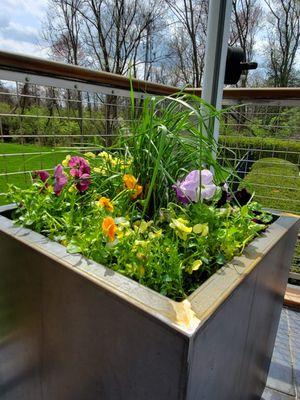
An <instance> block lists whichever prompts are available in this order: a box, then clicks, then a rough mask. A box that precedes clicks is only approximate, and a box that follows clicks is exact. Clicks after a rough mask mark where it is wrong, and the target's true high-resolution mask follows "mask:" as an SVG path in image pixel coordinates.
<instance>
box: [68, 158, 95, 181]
mask: <svg viewBox="0 0 300 400" xmlns="http://www.w3.org/2000/svg"><path fill="white" fill-rule="evenodd" d="M69 167H70V168H71V169H70V174H71V175H72V176H74V178H80V177H81V176H82V175H84V174H88V175H90V173H91V168H90V166H89V164H88V162H87V161H86V160H85V159H84V158H82V157H78V156H74V157H71V159H70V161H69Z"/></svg>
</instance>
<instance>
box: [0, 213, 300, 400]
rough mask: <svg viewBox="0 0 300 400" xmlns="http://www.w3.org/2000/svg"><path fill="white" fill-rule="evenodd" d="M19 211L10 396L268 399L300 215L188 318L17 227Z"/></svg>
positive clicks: (8, 227) (7, 377) (228, 273)
mask: <svg viewBox="0 0 300 400" xmlns="http://www.w3.org/2000/svg"><path fill="white" fill-rule="evenodd" d="M9 209H10V207H2V208H0V398H1V400H16V399H18V400H23V399H24V400H37V399H41V400H54V399H55V400H69V399H70V400H94V399H99V400H100V399H101V400H179V399H180V400H196V399H197V400H198V399H201V400H202V399H203V400H204V399H206V400H228V399H231V400H238V399H240V400H247V399H256V398H257V399H259V398H260V395H261V393H262V391H263V389H264V385H265V381H266V377H267V373H268V368H269V363H270V359H271V355H272V350H273V346H274V341H275V336H276V331H277V326H278V321H279V317H280V312H281V308H282V302H283V295H284V291H285V287H286V282H287V277H288V270H289V265H290V262H291V257H292V253H293V248H294V244H295V241H296V237H297V231H298V228H299V220H298V219H297V218H296V217H293V216H290V215H284V216H281V217H279V218H278V219H277V221H276V222H274V223H273V224H272V225H271V226H270V227H269V229H268V230H267V232H266V233H265V234H263V235H262V236H261V237H259V238H258V239H256V240H254V241H253V242H252V243H251V244H250V245H249V246H248V247H247V249H246V250H245V252H244V254H243V256H241V257H236V258H235V259H234V260H233V262H231V263H230V264H228V265H226V266H225V267H223V268H222V269H221V270H220V271H218V272H217V273H216V274H214V275H213V276H212V277H211V278H210V279H209V280H208V281H206V282H205V283H204V284H203V285H202V286H201V287H199V288H198V289H197V290H196V291H195V292H194V293H193V294H192V295H191V296H190V297H189V299H188V300H189V302H190V305H191V310H189V308H188V307H186V306H185V303H176V302H174V301H172V300H169V299H168V298H166V297H164V296H162V295H160V294H158V293H155V292H153V291H152V290H150V289H147V288H146V287H144V286H141V285H140V284H138V283H136V282H134V281H132V280H130V279H128V278H126V277H124V276H122V275H120V274H118V273H115V272H113V271H111V270H110V269H108V268H105V267H104V266H102V265H99V264H96V263H94V262H92V261H90V260H86V259H85V258H83V257H81V256H77V255H75V256H74V255H69V254H68V253H67V252H66V249H65V248H64V247H63V246H61V245H59V244H57V243H54V242H51V241H49V240H48V239H46V238H45V237H43V236H41V235H39V234H37V233H34V232H32V231H30V230H28V229H24V228H20V227H16V226H15V225H14V224H13V223H12V221H11V220H10V219H8V218H7V217H6V216H5V215H8V213H9ZM189 316H193V318H192V319H191V318H188V317H189Z"/></svg>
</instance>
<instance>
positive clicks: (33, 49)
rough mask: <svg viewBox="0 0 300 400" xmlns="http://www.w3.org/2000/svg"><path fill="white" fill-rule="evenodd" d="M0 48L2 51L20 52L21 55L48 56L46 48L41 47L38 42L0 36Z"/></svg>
mask: <svg viewBox="0 0 300 400" xmlns="http://www.w3.org/2000/svg"><path fill="white" fill-rule="evenodd" d="M0 49H1V50H4V51H11V52H15V53H20V54H23V55H32V56H36V57H42V58H48V49H46V48H42V47H41V46H39V45H38V44H34V43H30V42H25V41H19V40H14V39H5V38H0Z"/></svg>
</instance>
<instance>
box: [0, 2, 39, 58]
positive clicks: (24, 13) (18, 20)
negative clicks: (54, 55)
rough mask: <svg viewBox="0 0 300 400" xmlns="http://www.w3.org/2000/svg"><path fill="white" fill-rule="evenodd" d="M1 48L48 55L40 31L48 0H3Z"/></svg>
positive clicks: (0, 21)
mask: <svg viewBox="0 0 300 400" xmlns="http://www.w3.org/2000/svg"><path fill="white" fill-rule="evenodd" d="M0 2H1V6H0V49H1V50H6V51H13V52H17V53H23V54H30V55H34V56H37V57H44V58H45V57H47V49H46V48H45V46H44V47H43V45H42V43H39V36H40V35H39V33H40V32H41V29H42V21H43V18H44V16H45V10H46V8H47V0H1V1H0Z"/></svg>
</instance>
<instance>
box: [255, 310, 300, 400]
mask: <svg viewBox="0 0 300 400" xmlns="http://www.w3.org/2000/svg"><path fill="white" fill-rule="evenodd" d="M297 395H298V396H299V395H300V312H298V311H294V310H292V309H289V308H283V310H282V313H281V318H280V323H279V327H278V332H277V337H276V342H275V347H274V351H273V356H272V361H271V365H270V370H269V375H268V380H267V384H266V389H265V391H264V393H263V396H262V398H261V400H294V399H298V398H299V397H297Z"/></svg>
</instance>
